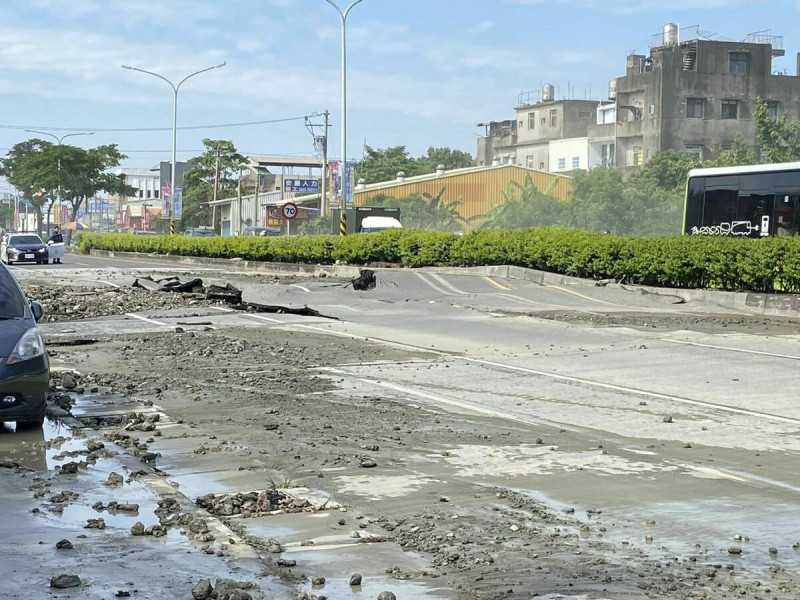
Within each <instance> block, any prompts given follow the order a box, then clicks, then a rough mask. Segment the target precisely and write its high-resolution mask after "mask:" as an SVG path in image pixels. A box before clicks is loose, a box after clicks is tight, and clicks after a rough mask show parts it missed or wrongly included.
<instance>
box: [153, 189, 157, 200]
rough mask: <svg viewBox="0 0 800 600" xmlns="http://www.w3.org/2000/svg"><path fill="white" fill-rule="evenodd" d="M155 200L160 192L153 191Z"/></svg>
mask: <svg viewBox="0 0 800 600" xmlns="http://www.w3.org/2000/svg"><path fill="white" fill-rule="evenodd" d="M153 198H158V190H154V191H153Z"/></svg>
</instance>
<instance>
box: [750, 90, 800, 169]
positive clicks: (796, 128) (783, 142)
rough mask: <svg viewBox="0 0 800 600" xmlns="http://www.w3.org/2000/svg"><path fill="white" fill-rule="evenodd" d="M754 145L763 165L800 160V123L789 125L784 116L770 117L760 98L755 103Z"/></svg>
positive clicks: (765, 104)
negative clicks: (756, 146)
mask: <svg viewBox="0 0 800 600" xmlns="http://www.w3.org/2000/svg"><path fill="white" fill-rule="evenodd" d="M754 116H755V123H756V144H757V145H758V149H759V153H760V155H761V160H762V161H763V162H765V163H782V162H793V161H796V160H800V123H790V122H789V121H787V119H786V114H783V115H781V116H780V117H777V118H776V117H770V116H769V108H768V105H767V103H766V102H764V101H763V100H762V99H761V98H759V99H758V100H757V101H756V111H755V115H754Z"/></svg>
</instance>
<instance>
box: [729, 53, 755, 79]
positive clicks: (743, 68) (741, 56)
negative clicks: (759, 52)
mask: <svg viewBox="0 0 800 600" xmlns="http://www.w3.org/2000/svg"><path fill="white" fill-rule="evenodd" d="M728 56H729V63H728V72H729V73H736V74H739V75H746V74H747V66H748V64H749V63H750V55H749V54H748V53H747V52H731V53H730V54H729V55H728Z"/></svg>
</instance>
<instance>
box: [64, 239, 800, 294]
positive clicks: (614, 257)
mask: <svg viewBox="0 0 800 600" xmlns="http://www.w3.org/2000/svg"><path fill="white" fill-rule="evenodd" d="M78 243H79V248H80V250H81V251H82V252H85V253H88V252H89V251H90V250H92V249H97V250H110V251H119V252H143V253H158V254H173V255H180V256H200V257H210V258H234V257H238V258H243V259H246V260H256V261H270V262H295V263H309V264H333V263H334V262H337V261H338V262H342V263H347V264H352V265H365V264H371V263H373V264H374V263H393V264H401V265H403V266H406V267H426V266H442V267H447V266H452V267H471V266H482V265H515V266H520V267H528V268H532V269H540V270H542V271H550V272H552V273H561V274H564V275H572V276H575V277H584V278H589V279H617V280H619V281H626V282H629V283H638V284H642V285H652V286H659V287H673V288H713V289H719V290H728V291H756V292H776V291H780V292H792V293H797V292H800V238H764V239H734V238H717V237H698V236H684V237H671V238H624V237H615V236H611V235H603V234H599V233H591V232H587V231H583V230H578V229H564V228H558V227H541V228H535V229H521V230H515V231H499V230H489V231H479V232H475V233H470V234H468V235H464V236H459V235H456V234H450V233H441V232H433V231H419V230H416V231H415V230H400V229H397V230H393V231H387V232H384V233H379V234H360V235H350V236H347V237H336V236H329V235H313V236H293V237H274V238H261V237H226V238H223V237H214V238H192V237H183V236H136V235H130V234H98V233H81V234H80V237H79V242H78Z"/></svg>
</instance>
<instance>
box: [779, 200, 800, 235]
mask: <svg viewBox="0 0 800 600" xmlns="http://www.w3.org/2000/svg"><path fill="white" fill-rule="evenodd" d="M775 213H776V217H775V218H776V220H777V223H776V225H777V235H778V237H794V236H796V235H797V233H798V228H799V226H800V195H785V196H779V197H778V198H777V208H776V211H775Z"/></svg>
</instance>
